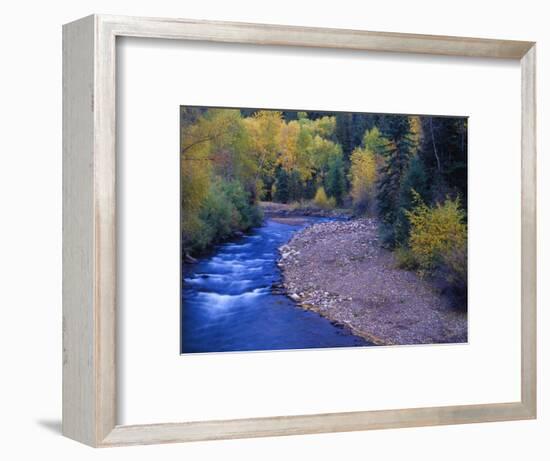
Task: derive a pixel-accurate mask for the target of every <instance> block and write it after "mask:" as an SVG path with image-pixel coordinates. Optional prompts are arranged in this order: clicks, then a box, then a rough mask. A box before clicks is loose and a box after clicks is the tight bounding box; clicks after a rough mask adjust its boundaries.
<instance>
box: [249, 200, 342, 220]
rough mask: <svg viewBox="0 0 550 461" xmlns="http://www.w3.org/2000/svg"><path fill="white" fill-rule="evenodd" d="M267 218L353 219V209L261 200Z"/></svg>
mask: <svg viewBox="0 0 550 461" xmlns="http://www.w3.org/2000/svg"><path fill="white" fill-rule="evenodd" d="M258 206H259V207H260V209H261V210H262V212H263V214H264V219H265V218H300V217H302V218H303V217H306V218H307V217H314V218H335V219H352V218H353V210H351V209H348V208H333V209H323V208H319V207H315V206H312V205H303V204H296V203H294V204H286V203H277V202H259V203H258Z"/></svg>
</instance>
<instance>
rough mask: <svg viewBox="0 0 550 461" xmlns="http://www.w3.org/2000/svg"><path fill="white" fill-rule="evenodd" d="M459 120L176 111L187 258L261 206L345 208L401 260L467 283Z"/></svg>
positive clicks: (462, 287) (463, 129)
mask: <svg viewBox="0 0 550 461" xmlns="http://www.w3.org/2000/svg"><path fill="white" fill-rule="evenodd" d="M467 123H468V121H467V118H465V117H446V116H424V115H393V114H371V113H349V112H314V111H309V112H305V111H277V110H260V109H225V108H203V107H185V106H182V107H181V111H180V126H181V137H180V139H181V142H180V144H181V149H180V165H181V233H182V251H183V253H184V254H185V255H194V256H196V255H199V254H201V253H202V252H204V251H205V250H207V249H209V248H210V247H212V245H214V244H216V243H219V242H222V241H224V240H227V239H228V238H230V237H232V236H234V235H239V234H240V233H242V232H247V231H248V230H250V229H252V228H254V227H257V226H260V225H261V224H262V221H263V216H262V207H261V206H260V204H261V203H263V202H276V203H284V204H293V205H294V206H295V207H296V208H298V209H299V208H308V209H312V208H313V209H315V208H317V209H319V210H339V209H342V210H351V213H352V215H353V216H354V217H360V216H369V217H373V218H375V219H376V221H377V223H378V234H379V238H380V242H381V245H382V246H383V247H385V248H387V249H389V250H391V251H393V252H394V255H395V259H396V261H397V264H398V265H399V267H401V268H404V269H408V270H413V271H415V272H417V273H418V274H421V275H422V276H424V275H437V276H441V277H443V278H445V280H447V282H448V283H449V284H450V285H451V286H452V287H453V289H455V290H457V291H458V292H461V293H465V291H466V287H467V270H466V268H467V220H468V207H467V205H468V190H467V145H468V129H467Z"/></svg>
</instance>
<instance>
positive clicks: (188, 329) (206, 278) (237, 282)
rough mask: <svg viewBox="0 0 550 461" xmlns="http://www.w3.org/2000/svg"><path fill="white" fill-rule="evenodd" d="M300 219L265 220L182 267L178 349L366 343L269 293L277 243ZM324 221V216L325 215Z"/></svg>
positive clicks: (274, 274)
mask: <svg viewBox="0 0 550 461" xmlns="http://www.w3.org/2000/svg"><path fill="white" fill-rule="evenodd" d="M321 220H323V218H307V219H306V220H304V222H303V223H302V224H295V225H292V224H286V223H284V224H283V223H281V222H276V221H274V220H270V219H267V220H266V221H265V223H264V225H263V226H262V227H260V228H258V229H256V230H254V231H253V232H252V233H251V234H250V235H247V236H245V237H242V238H241V239H239V240H238V241H236V242H232V243H225V244H222V245H219V246H218V247H217V248H216V249H215V251H214V252H213V254H212V255H211V256H209V257H206V258H204V259H201V260H200V261H199V262H198V263H197V264H192V265H187V266H186V267H185V268H184V271H183V277H184V281H183V289H182V315H181V321H182V329H181V352H182V353H191V352H225V351H258V350H276V349H304V348H322V347H344V346H363V345H368V343H367V342H366V341H364V340H363V339H362V338H359V337H357V336H354V335H353V334H351V333H350V332H349V331H348V330H346V329H344V328H341V327H338V326H335V325H333V324H332V323H330V322H329V321H328V320H326V319H325V318H323V317H321V316H319V315H318V314H316V313H314V312H309V311H305V310H303V309H301V308H299V307H298V306H296V304H295V303H294V301H292V300H291V299H289V298H288V297H286V296H284V295H282V294H277V293H274V292H272V289H271V286H272V285H273V284H274V283H275V284H276V283H278V282H280V281H281V272H280V270H279V268H278V267H277V264H276V262H277V259H278V256H279V254H278V251H277V248H278V247H279V246H281V245H282V244H283V243H285V242H287V241H288V240H289V239H290V238H291V236H292V234H293V233H294V232H296V231H298V230H300V229H302V228H303V227H304V226H306V225H308V224H311V223H312V222H319V221H321ZM324 220H325V221H326V219H324Z"/></svg>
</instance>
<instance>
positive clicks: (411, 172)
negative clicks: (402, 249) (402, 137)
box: [395, 155, 430, 245]
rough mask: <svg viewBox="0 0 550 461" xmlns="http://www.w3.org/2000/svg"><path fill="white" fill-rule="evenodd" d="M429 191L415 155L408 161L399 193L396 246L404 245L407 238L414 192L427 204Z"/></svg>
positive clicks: (413, 204)
mask: <svg viewBox="0 0 550 461" xmlns="http://www.w3.org/2000/svg"><path fill="white" fill-rule="evenodd" d="M429 189H430V188H429V184H428V177H427V175H426V170H425V167H424V163H423V162H422V159H421V158H420V157H419V156H418V155H415V156H413V157H412V158H411V159H410V162H409V167H408V169H407V172H406V174H405V177H404V178H403V181H402V183H401V189H400V191H399V205H398V206H399V209H398V211H397V219H396V223H395V240H396V244H397V245H405V244H406V242H407V240H408V238H409V231H410V223H409V219H408V217H407V212H408V211H411V210H412V209H413V208H414V206H415V202H414V192H416V193H417V194H418V196H419V197H420V198H421V199H422V201H423V202H424V203H429V202H430V200H429ZM413 191H414V192H413Z"/></svg>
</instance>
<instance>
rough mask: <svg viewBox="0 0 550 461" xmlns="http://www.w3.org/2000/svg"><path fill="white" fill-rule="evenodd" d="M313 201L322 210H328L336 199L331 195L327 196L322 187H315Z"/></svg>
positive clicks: (332, 206) (333, 205) (334, 204)
mask: <svg viewBox="0 0 550 461" xmlns="http://www.w3.org/2000/svg"><path fill="white" fill-rule="evenodd" d="M313 203H314V204H315V205H316V206H318V207H319V208H322V209H324V210H330V209H332V208H334V207H335V206H336V200H335V199H334V198H333V197H331V198H328V197H327V194H326V192H325V189H324V188H323V187H319V189H317V193H316V194H315V198H314V199H313Z"/></svg>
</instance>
